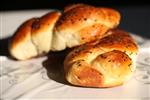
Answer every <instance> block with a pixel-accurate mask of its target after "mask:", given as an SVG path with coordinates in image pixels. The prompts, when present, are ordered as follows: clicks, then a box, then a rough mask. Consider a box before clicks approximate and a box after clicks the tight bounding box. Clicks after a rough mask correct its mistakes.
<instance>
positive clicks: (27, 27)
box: [10, 18, 36, 48]
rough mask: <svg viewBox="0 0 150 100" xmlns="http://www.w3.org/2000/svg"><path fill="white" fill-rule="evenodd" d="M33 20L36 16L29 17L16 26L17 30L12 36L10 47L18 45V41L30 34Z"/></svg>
mask: <svg viewBox="0 0 150 100" xmlns="http://www.w3.org/2000/svg"><path fill="white" fill-rule="evenodd" d="M35 20H36V18H32V19H29V20H27V21H25V22H24V23H23V24H22V25H21V26H20V27H19V28H18V30H17V31H16V33H15V34H14V36H13V38H12V41H11V45H10V48H15V46H16V45H18V43H21V42H22V41H24V39H26V38H27V37H28V36H31V29H32V28H31V26H32V24H33V22H34V21H35Z"/></svg>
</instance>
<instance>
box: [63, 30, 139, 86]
mask: <svg viewBox="0 0 150 100" xmlns="http://www.w3.org/2000/svg"><path fill="white" fill-rule="evenodd" d="M136 54H137V45H136V43H135V42H134V40H133V39H132V38H131V36H130V35H129V34H128V33H127V32H125V31H122V30H119V29H113V30H110V31H109V32H108V36H106V37H104V38H102V39H100V40H97V41H94V42H92V43H87V44H85V45H82V46H79V47H77V48H75V49H74V50H73V51H72V52H70V53H69V55H68V56H67V57H66V59H65V61H64V69H65V73H66V79H67V81H68V82H69V83H71V84H73V85H78V86H87V87H113V86H118V85H121V84H123V83H124V82H125V81H127V80H128V79H129V78H130V77H131V75H132V73H133V71H134V70H135V65H134V60H135V56H136Z"/></svg>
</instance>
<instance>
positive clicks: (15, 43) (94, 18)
mask: <svg viewBox="0 0 150 100" xmlns="http://www.w3.org/2000/svg"><path fill="white" fill-rule="evenodd" d="M119 22H120V14H119V12H118V11H115V10H113V9H110V8H97V7H93V6H90V5H85V4H76V5H71V6H67V7H66V8H65V10H64V12H63V13H62V14H61V13H60V12H59V11H54V12H50V13H48V14H46V15H44V16H42V17H41V18H33V19H30V20H28V21H26V22H25V23H24V24H23V25H22V26H21V27H20V28H19V29H18V30H17V31H16V33H15V35H14V36H13V39H12V41H11V43H10V48H9V49H10V54H11V55H12V56H13V57H14V58H16V59H19V60H26V59H29V58H32V57H36V56H39V55H42V54H46V53H48V52H49V51H60V50H64V49H65V48H67V47H69V48H71V47H75V46H79V45H81V44H84V43H87V42H90V41H93V40H96V39H99V38H102V37H104V36H105V34H106V31H108V30H109V29H112V28H114V27H116V26H117V25H118V24H119Z"/></svg>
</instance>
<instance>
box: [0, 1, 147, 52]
mask: <svg viewBox="0 0 150 100" xmlns="http://www.w3.org/2000/svg"><path fill="white" fill-rule="evenodd" d="M0 2H1V3H0V5H1V6H0V7H1V11H2V12H5V11H14V10H30V9H37V10H38V9H60V10H62V9H63V8H64V6H66V5H68V4H73V3H86V4H91V5H94V6H99V7H101V6H102V7H111V8H114V9H117V10H118V11H119V12H120V13H121V17H122V18H121V22H120V25H119V27H120V28H122V29H124V30H126V31H129V32H132V33H135V34H138V35H141V36H143V37H147V38H149V39H150V3H149V2H148V0H136V1H135V0H130V1H129V0H118V1H117V0H97V1H95V0H82V1H79V0H68V1H66V0H3V1H2V0H1V1H0ZM7 40H9V39H7ZM4 42H6V40H0V45H1V46H2V48H3V49H1V51H0V52H2V51H5V50H6V48H7V45H5V44H4ZM4 48H5V49H4Z"/></svg>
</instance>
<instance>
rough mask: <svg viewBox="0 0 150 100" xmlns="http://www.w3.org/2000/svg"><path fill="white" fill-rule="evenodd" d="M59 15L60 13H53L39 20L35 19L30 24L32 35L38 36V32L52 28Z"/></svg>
mask: <svg viewBox="0 0 150 100" xmlns="http://www.w3.org/2000/svg"><path fill="white" fill-rule="evenodd" d="M60 15H61V13H60V12H58V11H53V12H49V13H47V14H45V15H44V16H42V17H41V18H38V19H36V20H35V21H34V23H33V24H32V35H35V34H39V32H41V33H42V31H44V30H47V29H49V27H54V25H55V23H56V21H57V20H58V18H59V17H60ZM52 30H53V28H52ZM52 30H51V31H52Z"/></svg>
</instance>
